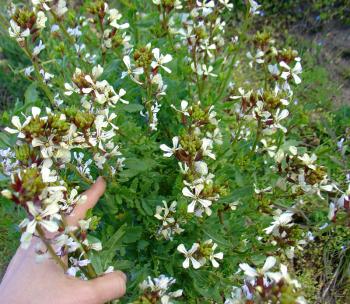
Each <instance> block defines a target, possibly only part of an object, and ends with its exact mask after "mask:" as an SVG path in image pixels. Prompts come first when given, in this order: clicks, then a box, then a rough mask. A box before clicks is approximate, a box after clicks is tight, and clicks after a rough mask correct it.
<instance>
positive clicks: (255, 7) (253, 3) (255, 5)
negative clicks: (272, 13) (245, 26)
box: [249, 0, 261, 15]
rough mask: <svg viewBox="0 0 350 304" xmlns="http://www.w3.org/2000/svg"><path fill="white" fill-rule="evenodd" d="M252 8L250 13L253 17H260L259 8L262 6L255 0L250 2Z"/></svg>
mask: <svg viewBox="0 0 350 304" xmlns="http://www.w3.org/2000/svg"><path fill="white" fill-rule="evenodd" d="M249 4H250V8H249V13H250V14H252V15H258V14H260V11H259V8H260V7H261V5H260V4H259V3H257V2H256V1H254V0H249Z"/></svg>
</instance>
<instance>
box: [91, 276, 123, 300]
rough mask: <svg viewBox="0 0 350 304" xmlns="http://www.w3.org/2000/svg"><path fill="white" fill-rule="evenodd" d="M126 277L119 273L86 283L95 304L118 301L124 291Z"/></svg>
mask: <svg viewBox="0 0 350 304" xmlns="http://www.w3.org/2000/svg"><path fill="white" fill-rule="evenodd" d="M126 281H127V278H126V275H125V274H124V273H123V272H121V271H115V272H111V273H108V274H105V275H103V276H101V277H98V278H96V279H93V280H89V281H86V284H89V285H90V287H89V288H91V291H92V292H93V294H94V299H96V304H97V303H98V304H100V303H101V304H102V303H105V302H109V301H111V300H114V299H119V298H120V297H122V296H123V295H124V294H125V291H126Z"/></svg>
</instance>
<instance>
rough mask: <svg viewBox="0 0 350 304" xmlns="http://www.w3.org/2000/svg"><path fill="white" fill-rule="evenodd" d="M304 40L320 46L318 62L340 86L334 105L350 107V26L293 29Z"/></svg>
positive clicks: (335, 24)
mask: <svg viewBox="0 0 350 304" xmlns="http://www.w3.org/2000/svg"><path fill="white" fill-rule="evenodd" d="M293 31H294V32H296V33H298V35H299V36H300V35H301V33H303V34H302V35H301V36H302V37H303V38H304V39H307V40H309V41H311V42H313V43H315V44H316V45H318V46H320V55H319V58H318V61H319V63H320V65H323V66H325V67H326V68H327V70H328V71H329V73H330V77H331V79H332V80H333V81H334V82H335V83H337V84H339V89H340V90H339V93H340V94H339V96H337V97H335V100H334V104H335V105H336V106H337V107H340V106H342V105H347V106H350V26H349V25H347V26H345V25H340V24H338V23H337V22H331V23H328V24H326V25H323V26H322V27H319V28H317V29H315V28H313V29H312V28H311V29H310V28H303V26H300V25H299V26H298V25H297V26H296V27H295V28H294V29H293Z"/></svg>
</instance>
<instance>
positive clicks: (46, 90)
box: [21, 44, 55, 106]
mask: <svg viewBox="0 0 350 304" xmlns="http://www.w3.org/2000/svg"><path fill="white" fill-rule="evenodd" d="M21 49H22V50H23V51H24V53H25V54H26V55H27V57H28V58H29V60H30V61H31V62H32V64H33V67H34V72H35V76H36V78H37V80H38V82H39V86H40V88H41V89H42V90H43V91H44V93H45V95H46V96H47V98H48V99H49V101H50V103H51V104H52V105H53V106H55V100H54V98H53V96H52V93H51V91H50V89H49V88H48V87H47V85H46V83H45V80H44V78H43V77H42V76H41V74H40V68H39V65H38V63H37V62H36V61H35V60H33V58H32V55H31V54H30V52H29V50H28V47H27V45H26V44H25V45H24V46H23V47H21Z"/></svg>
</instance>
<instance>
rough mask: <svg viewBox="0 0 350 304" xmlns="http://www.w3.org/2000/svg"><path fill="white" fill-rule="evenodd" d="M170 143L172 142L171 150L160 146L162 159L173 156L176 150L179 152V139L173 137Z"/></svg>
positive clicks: (163, 145)
mask: <svg viewBox="0 0 350 304" xmlns="http://www.w3.org/2000/svg"><path fill="white" fill-rule="evenodd" d="M172 141H173V147H172V148H170V147H168V146H167V145H165V144H162V145H160V149H161V150H163V151H164V152H165V153H164V154H163V156H164V157H171V156H172V155H174V154H175V153H176V151H177V150H179V149H180V148H181V146H180V145H179V137H178V136H175V137H173V139H172Z"/></svg>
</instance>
